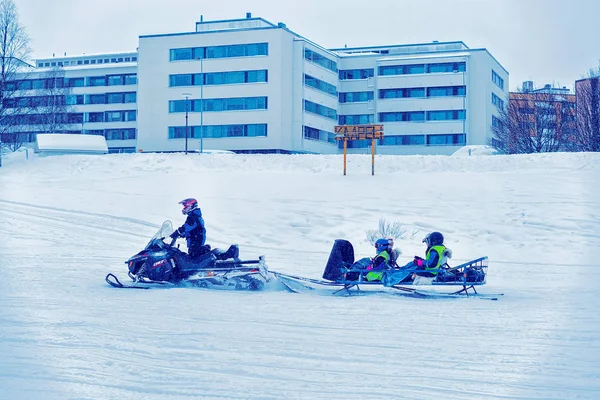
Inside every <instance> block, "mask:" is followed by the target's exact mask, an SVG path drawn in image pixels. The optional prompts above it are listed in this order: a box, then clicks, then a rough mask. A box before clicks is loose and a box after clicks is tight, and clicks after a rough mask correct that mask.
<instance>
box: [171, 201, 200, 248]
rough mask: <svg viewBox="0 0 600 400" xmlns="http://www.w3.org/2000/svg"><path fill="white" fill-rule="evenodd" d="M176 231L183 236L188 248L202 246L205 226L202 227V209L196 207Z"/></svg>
mask: <svg viewBox="0 0 600 400" xmlns="http://www.w3.org/2000/svg"><path fill="white" fill-rule="evenodd" d="M177 231H178V232H179V235H180V236H185V238H186V240H187V246H188V248H190V247H195V246H204V243H205V242H206V228H205V227H204V219H203V218H202V211H200V209H199V208H197V209H195V210H193V211H192V212H191V213H189V214H188V216H187V218H186V220H185V223H184V224H183V225H181V226H180V227H179V228H178V229H177Z"/></svg>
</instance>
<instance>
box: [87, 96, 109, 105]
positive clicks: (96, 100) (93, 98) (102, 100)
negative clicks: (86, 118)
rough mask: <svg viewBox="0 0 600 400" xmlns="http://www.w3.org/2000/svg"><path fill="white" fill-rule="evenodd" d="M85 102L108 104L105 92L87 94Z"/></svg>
mask: <svg viewBox="0 0 600 400" xmlns="http://www.w3.org/2000/svg"><path fill="white" fill-rule="evenodd" d="M85 104H106V95H105V94H86V95H85Z"/></svg>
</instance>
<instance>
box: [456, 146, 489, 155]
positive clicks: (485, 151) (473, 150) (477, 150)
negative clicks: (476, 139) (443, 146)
mask: <svg viewBox="0 0 600 400" xmlns="http://www.w3.org/2000/svg"><path fill="white" fill-rule="evenodd" d="M496 154H498V150H496V149H494V148H493V147H492V146H484V145H469V146H463V147H461V148H460V149H458V150H456V151H455V152H454V153H452V155H453V156H493V155H496Z"/></svg>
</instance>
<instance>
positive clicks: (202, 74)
mask: <svg viewBox="0 0 600 400" xmlns="http://www.w3.org/2000/svg"><path fill="white" fill-rule="evenodd" d="M203 92H204V73H203V72H202V58H201V59H200V153H202V151H203V143H202V141H203V139H204V132H202V111H204V100H203V94H204V93H203Z"/></svg>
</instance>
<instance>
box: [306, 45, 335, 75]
mask: <svg viewBox="0 0 600 400" xmlns="http://www.w3.org/2000/svg"><path fill="white" fill-rule="evenodd" d="M304 59H305V60H308V61H310V62H313V63H315V64H317V65H320V66H321V67H323V68H326V69H328V70H330V71H333V72H338V68H337V63H336V62H335V61H333V60H330V59H329V58H327V57H325V56H322V55H321V54H319V53H317V52H316V51H312V50H310V49H304Z"/></svg>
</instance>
